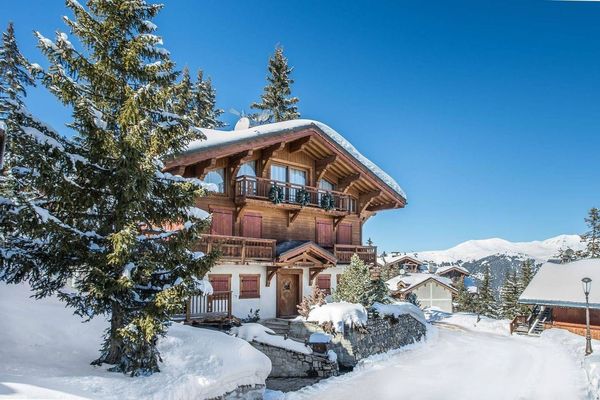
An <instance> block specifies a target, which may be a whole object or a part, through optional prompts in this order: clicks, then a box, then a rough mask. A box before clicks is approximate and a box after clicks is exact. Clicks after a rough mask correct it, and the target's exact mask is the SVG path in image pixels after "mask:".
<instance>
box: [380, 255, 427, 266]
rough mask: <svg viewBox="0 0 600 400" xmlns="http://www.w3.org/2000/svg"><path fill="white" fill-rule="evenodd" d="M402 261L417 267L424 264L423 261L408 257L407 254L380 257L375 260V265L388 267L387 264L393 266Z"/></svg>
mask: <svg viewBox="0 0 600 400" xmlns="http://www.w3.org/2000/svg"><path fill="white" fill-rule="evenodd" d="M403 260H406V261H411V262H414V263H416V264H417V265H423V264H425V262H424V261H422V260H419V259H418V258H416V257H414V256H411V255H408V254H398V255H395V256H385V257H383V256H380V257H379V258H378V259H377V263H378V264H379V265H389V264H394V263H397V262H398V261H403Z"/></svg>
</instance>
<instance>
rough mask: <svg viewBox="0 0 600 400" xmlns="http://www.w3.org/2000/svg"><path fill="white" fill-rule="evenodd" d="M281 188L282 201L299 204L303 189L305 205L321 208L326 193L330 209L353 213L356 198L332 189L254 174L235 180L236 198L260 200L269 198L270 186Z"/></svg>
mask: <svg viewBox="0 0 600 400" xmlns="http://www.w3.org/2000/svg"><path fill="white" fill-rule="evenodd" d="M274 186H275V187H279V188H281V191H282V194H283V199H282V200H283V201H282V202H283V203H286V204H297V205H301V204H302V202H303V193H304V192H303V190H304V191H306V193H308V195H307V196H306V200H307V201H306V200H304V201H306V204H304V206H307V207H318V208H323V205H322V204H321V203H322V202H323V198H324V197H325V196H326V194H330V195H331V196H332V198H333V204H332V205H333V208H332V209H331V210H335V211H342V212H346V213H355V212H356V210H357V207H356V198H355V197H353V196H350V195H347V194H345V193H342V192H336V191H334V190H325V189H319V188H315V187H311V186H304V185H297V184H294V183H287V182H279V181H274V180H271V179H265V178H257V177H254V176H240V177H238V178H237V179H236V182H235V196H236V198H250V199H260V200H269V201H270V200H271V199H270V198H269V194H270V193H271V188H272V187H274Z"/></svg>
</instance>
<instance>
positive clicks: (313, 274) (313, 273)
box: [308, 268, 323, 286]
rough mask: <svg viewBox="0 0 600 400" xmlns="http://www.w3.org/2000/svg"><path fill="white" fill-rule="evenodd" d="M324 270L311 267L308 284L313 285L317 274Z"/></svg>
mask: <svg viewBox="0 0 600 400" xmlns="http://www.w3.org/2000/svg"><path fill="white" fill-rule="evenodd" d="M321 271H323V268H309V269H308V284H309V285H310V286H312V285H313V283H314V281H315V278H316V277H317V275H319V273H320V272H321Z"/></svg>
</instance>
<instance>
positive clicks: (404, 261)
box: [377, 253, 425, 272]
mask: <svg viewBox="0 0 600 400" xmlns="http://www.w3.org/2000/svg"><path fill="white" fill-rule="evenodd" d="M377 264H378V265H379V266H380V267H385V268H391V269H392V270H393V271H400V270H401V269H402V270H404V271H406V272H420V269H421V267H422V266H423V265H425V263H424V262H423V261H421V260H419V259H417V258H416V257H412V256H409V255H407V254H399V253H393V254H392V255H391V256H385V257H384V256H380V257H379V258H378V259H377Z"/></svg>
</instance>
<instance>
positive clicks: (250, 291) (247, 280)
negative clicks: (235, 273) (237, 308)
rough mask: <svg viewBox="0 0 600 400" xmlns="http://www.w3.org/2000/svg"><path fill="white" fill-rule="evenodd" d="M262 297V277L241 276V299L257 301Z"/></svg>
mask: <svg viewBox="0 0 600 400" xmlns="http://www.w3.org/2000/svg"><path fill="white" fill-rule="evenodd" d="M259 297H260V275H259V274H257V275H241V274H240V299H255V298H259Z"/></svg>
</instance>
